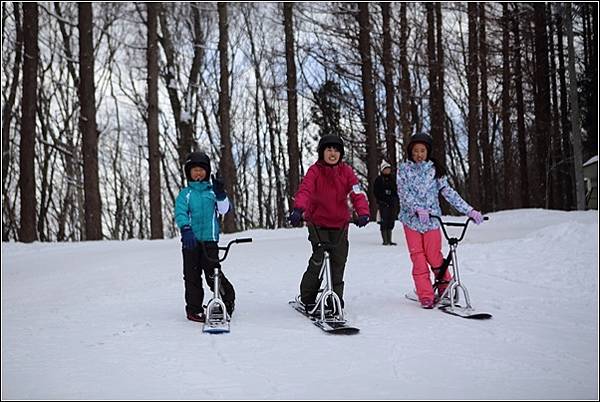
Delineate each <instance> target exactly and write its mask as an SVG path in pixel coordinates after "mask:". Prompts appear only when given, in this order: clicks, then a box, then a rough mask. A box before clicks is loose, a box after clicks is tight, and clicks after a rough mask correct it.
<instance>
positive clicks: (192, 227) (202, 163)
mask: <svg viewBox="0 0 600 402" xmlns="http://www.w3.org/2000/svg"><path fill="white" fill-rule="evenodd" d="M184 170H185V177H186V179H187V182H188V185H187V187H184V188H183V189H182V190H181V191H180V192H179V195H178V196H177V199H176V200H175V223H176V224H177V226H178V227H179V229H180V230H181V244H182V250H181V251H182V253H183V282H184V285H185V304H186V305H185V310H186V314H187V318H188V320H191V321H197V322H204V321H205V319H206V316H205V314H204V307H203V305H202V303H203V300H204V287H203V285H202V271H204V274H205V275H206V282H207V283H208V285H209V287H210V288H211V290H212V289H213V287H214V268H215V265H218V264H219V262H218V260H219V249H218V247H219V245H218V242H219V233H220V226H219V220H218V216H217V215H218V214H220V215H224V214H226V213H227V212H228V211H229V199H228V198H227V193H226V192H225V183H223V181H222V180H221V179H220V178H218V177H215V176H214V175H213V176H212V183H211V182H210V181H209V178H210V158H209V157H208V155H206V154H205V153H203V152H192V153H190V154H189V155H188V157H187V158H186V161H185V166H184ZM200 242H202V243H203V244H204V247H202V245H201V244H200ZM211 260H212V261H211ZM215 260H216V262H215ZM219 280H220V288H221V289H220V290H219V291H220V294H221V297H222V298H223V303H224V304H225V308H226V309H227V312H228V313H229V315H230V316H231V314H232V313H233V309H234V301H235V291H234V289H233V286H232V285H231V283H230V282H229V280H227V278H226V277H225V275H224V274H223V272H221V274H220V277H219Z"/></svg>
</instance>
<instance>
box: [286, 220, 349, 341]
mask: <svg viewBox="0 0 600 402" xmlns="http://www.w3.org/2000/svg"><path fill="white" fill-rule="evenodd" d="M315 229H319V228H318V227H315ZM315 233H316V235H317V240H318V245H317V247H318V248H321V249H323V262H322V263H321V272H320V273H319V279H321V286H322V287H321V289H319V292H318V296H317V300H316V303H315V306H314V307H313V308H312V309H310V310H309V311H307V309H306V306H305V305H304V303H302V301H301V300H300V296H297V297H296V299H295V300H292V301H290V302H289V304H290V305H291V306H292V307H293V308H294V309H295V310H296V311H298V312H299V313H301V314H302V315H304V316H305V317H308V318H309V319H311V320H312V321H313V323H314V324H315V325H316V326H317V327H319V328H321V329H322V330H323V331H325V332H327V333H331V334H347V335H350V334H356V333H357V332H359V331H360V330H359V329H358V328H356V327H353V326H351V325H349V324H348V323H347V321H346V319H345V318H344V310H343V309H342V303H341V301H340V298H339V296H338V295H337V294H336V293H335V292H334V291H333V283H332V280H331V264H330V257H329V253H330V252H331V251H332V250H334V249H335V248H336V247H337V246H338V244H339V243H340V241H342V239H345V238H346V234H347V233H348V227H346V229H345V230H344V231H342V232H340V235H339V237H338V239H337V241H336V242H335V243H333V242H324V241H321V239H320V237H319V232H318V230H315Z"/></svg>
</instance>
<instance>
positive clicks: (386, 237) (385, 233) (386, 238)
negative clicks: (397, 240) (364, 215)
mask: <svg viewBox="0 0 600 402" xmlns="http://www.w3.org/2000/svg"><path fill="white" fill-rule="evenodd" d="M381 238H382V239H383V243H382V244H383V245H384V246H387V245H388V244H390V238H389V235H388V231H387V230H386V229H381Z"/></svg>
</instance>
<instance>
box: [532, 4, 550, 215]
mask: <svg viewBox="0 0 600 402" xmlns="http://www.w3.org/2000/svg"><path fill="white" fill-rule="evenodd" d="M533 10H534V22H535V42H534V43H535V64H534V80H535V92H534V109H535V136H534V137H533V138H534V146H535V153H534V155H535V160H536V164H535V169H534V171H535V176H534V177H535V183H536V187H535V188H534V189H533V190H534V191H533V194H534V196H535V199H536V205H537V206H538V207H546V208H547V207H548V201H549V198H550V197H549V194H547V193H546V190H547V188H548V186H547V185H546V179H547V175H548V172H549V163H548V162H549V160H548V154H549V152H548V148H549V147H548V145H549V144H550V142H549V139H550V138H551V137H552V119H551V113H552V110H551V108H550V82H549V80H548V77H549V73H550V68H549V66H548V34H547V32H546V7H545V6H544V3H534V4H533Z"/></svg>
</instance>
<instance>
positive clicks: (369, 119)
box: [357, 3, 378, 217]
mask: <svg viewBox="0 0 600 402" xmlns="http://www.w3.org/2000/svg"><path fill="white" fill-rule="evenodd" d="M358 9H359V12H358V16H357V18H358V24H359V27H360V32H359V41H358V42H359V45H358V47H359V53H360V59H361V72H362V81H361V84H362V92H363V103H364V120H363V124H364V127H365V133H366V137H367V138H366V140H367V141H366V142H367V179H368V183H369V189H368V192H367V194H368V197H369V206H370V212H371V216H372V217H374V216H375V215H376V214H377V203H376V202H375V193H374V190H373V184H374V182H375V179H376V178H377V173H378V172H377V171H378V169H377V154H378V152H377V133H376V131H375V92H374V88H373V62H372V60H371V21H370V15H369V3H359V4H358Z"/></svg>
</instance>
